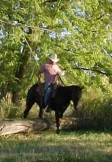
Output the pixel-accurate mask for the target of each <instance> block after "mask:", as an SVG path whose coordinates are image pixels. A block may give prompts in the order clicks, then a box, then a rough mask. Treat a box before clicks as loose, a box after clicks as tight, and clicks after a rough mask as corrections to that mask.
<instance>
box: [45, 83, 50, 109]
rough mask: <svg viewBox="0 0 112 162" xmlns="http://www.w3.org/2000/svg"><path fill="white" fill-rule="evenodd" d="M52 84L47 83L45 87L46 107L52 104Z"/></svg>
mask: <svg viewBox="0 0 112 162" xmlns="http://www.w3.org/2000/svg"><path fill="white" fill-rule="evenodd" d="M50 84H51V83H47V82H45V85H44V90H45V99H44V103H45V107H46V106H47V105H49V102H50V95H51V86H50Z"/></svg>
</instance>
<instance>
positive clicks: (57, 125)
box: [55, 111, 60, 134]
mask: <svg viewBox="0 0 112 162" xmlns="http://www.w3.org/2000/svg"><path fill="white" fill-rule="evenodd" d="M55 119H56V127H57V130H56V133H57V134H59V127H60V120H59V112H57V111H55Z"/></svg>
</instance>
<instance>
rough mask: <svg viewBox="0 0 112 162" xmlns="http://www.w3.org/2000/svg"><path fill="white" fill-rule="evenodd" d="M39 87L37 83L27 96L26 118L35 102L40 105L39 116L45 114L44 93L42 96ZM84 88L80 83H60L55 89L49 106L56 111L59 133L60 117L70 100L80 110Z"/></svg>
mask: <svg viewBox="0 0 112 162" xmlns="http://www.w3.org/2000/svg"><path fill="white" fill-rule="evenodd" d="M38 87H39V85H38V84H37V83H36V84H34V85H33V86H32V87H31V88H30V89H29V90H28V93H27V97H26V109H25V110H24V118H26V117H27V115H28V113H29V111H30V109H31V108H32V106H33V104H34V103H37V105H38V106H39V118H42V116H43V112H44V109H45V105H44V95H43V96H42V95H41V94H40V93H39V92H38V91H37V88H38ZM82 89H83V87H80V86H78V85H70V86H61V85H60V86H58V87H57V88H56V89H55V92H54V95H53V96H52V97H51V99H50V104H49V107H50V109H51V110H53V111H54V112H55V119H56V127H57V130H56V132H57V134H58V133H59V127H60V118H62V117H63V113H64V112H65V110H66V109H67V107H68V106H69V104H70V101H73V105H74V108H75V110H78V108H77V106H78V102H79V100H80V98H81V95H82Z"/></svg>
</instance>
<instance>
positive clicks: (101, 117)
mask: <svg viewBox="0 0 112 162" xmlns="http://www.w3.org/2000/svg"><path fill="white" fill-rule="evenodd" d="M79 115H80V118H86V119H87V118H89V119H92V120H94V121H95V122H96V123H97V125H98V127H99V128H103V129H104V128H105V129H112V125H111V123H112V92H110V91H109V92H107V91H102V90H101V89H100V88H96V87H90V88H88V89H87V90H85V92H84V93H83V96H82V99H81V102H80V105H79Z"/></svg>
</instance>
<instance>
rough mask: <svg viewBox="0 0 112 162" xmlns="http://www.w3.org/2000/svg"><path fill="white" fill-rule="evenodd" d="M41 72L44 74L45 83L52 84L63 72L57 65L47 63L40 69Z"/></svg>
mask: <svg viewBox="0 0 112 162" xmlns="http://www.w3.org/2000/svg"><path fill="white" fill-rule="evenodd" d="M40 72H41V73H44V79H45V82H48V83H51V82H53V83H54V82H55V81H56V80H55V78H56V76H57V75H60V74H61V70H60V68H59V66H58V65H57V64H49V63H46V64H44V65H43V66H42V67H41V68H40Z"/></svg>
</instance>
